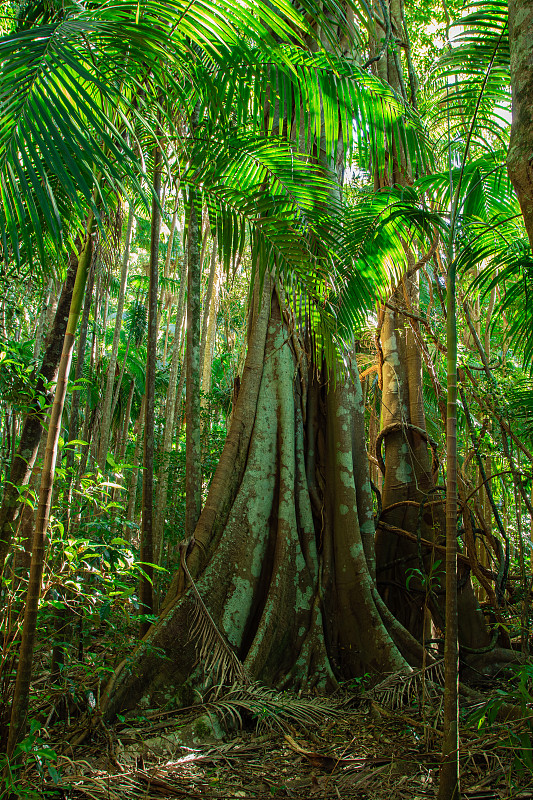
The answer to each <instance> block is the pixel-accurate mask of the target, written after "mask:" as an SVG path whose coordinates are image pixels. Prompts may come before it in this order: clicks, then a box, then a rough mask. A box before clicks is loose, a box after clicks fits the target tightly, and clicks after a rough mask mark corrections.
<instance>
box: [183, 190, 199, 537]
mask: <svg viewBox="0 0 533 800" xmlns="http://www.w3.org/2000/svg"><path fill="white" fill-rule="evenodd" d="M190 201H191V209H190V218H189V248H188V259H187V261H188V286H187V351H186V373H187V375H186V386H185V405H186V411H185V413H186V420H187V422H186V439H185V442H186V444H185V452H186V455H185V465H186V466H185V470H186V479H185V536H186V537H187V538H188V539H190V538H192V537H193V535H194V530H195V528H196V523H197V522H198V519H199V517H200V511H201V510H202V449H201V439H200V313H201V295H200V292H201V272H202V264H201V261H200V220H199V219H198V209H197V196H196V193H195V192H191V198H190Z"/></svg>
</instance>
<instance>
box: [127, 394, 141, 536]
mask: <svg viewBox="0 0 533 800" xmlns="http://www.w3.org/2000/svg"><path fill="white" fill-rule="evenodd" d="M145 406H146V397H145V395H143V398H142V400H141V409H140V411H139V416H138V417H137V421H136V423H135V427H134V430H133V434H134V436H135V451H134V453H133V463H134V465H135V466H134V468H133V469H132V471H131V475H130V480H129V484H128V508H127V510H126V525H125V527H124V538H125V539H127V540H128V541H130V539H131V526H132V524H133V518H134V516H135V502H136V500H137V482H138V479H139V467H138V466H137V465H138V464H140V462H141V448H142V447H143V443H144V420H145Z"/></svg>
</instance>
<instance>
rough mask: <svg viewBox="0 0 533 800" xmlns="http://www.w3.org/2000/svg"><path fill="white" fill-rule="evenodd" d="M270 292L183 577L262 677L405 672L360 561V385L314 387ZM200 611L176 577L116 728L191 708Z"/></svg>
mask: <svg viewBox="0 0 533 800" xmlns="http://www.w3.org/2000/svg"><path fill="white" fill-rule="evenodd" d="M265 291H266V293H265V294H264V296H263V302H262V304H261V307H260V308H259V309H258V308H256V310H255V314H254V323H253V328H252V333H251V338H250V343H249V349H248V356H247V360H246V365H245V369H244V374H243V382H242V386H241V390H240V392H239V396H238V399H237V404H236V408H235V412H234V415H233V420H232V425H231V428H230V431H229V433H228V437H227V440H226V444H225V447H224V450H223V453H222V455H221V459H220V463H219V466H218V468H217V470H216V473H215V476H214V478H213V482H212V485H211V488H210V491H209V496H208V498H207V501H206V504H205V507H204V509H203V512H202V515H201V517H200V520H199V522H198V525H197V527H196V531H195V537H194V541H193V542H191V543H190V544H189V548H188V553H187V554H185V553H184V554H183V556H184V557H186V558H187V565H188V571H189V573H190V574H191V575H192V578H193V580H194V582H195V586H196V588H197V591H198V592H199V594H200V596H201V597H202V599H203V601H204V603H205V604H206V606H207V607H208V610H209V612H210V614H211V616H212V618H213V620H214V621H215V623H216V625H217V626H218V628H219V630H220V632H221V633H222V635H223V636H224V637H225V638H226V640H227V642H228V643H229V644H230V645H231V647H232V649H233V650H234V652H235V653H236V654H237V656H238V658H239V659H240V660H241V662H242V663H243V664H244V666H245V668H246V670H247V672H248V673H249V675H251V676H252V677H254V678H257V679H259V680H262V681H264V682H266V683H268V684H271V685H276V686H288V685H290V686H292V687H300V686H311V685H319V686H322V687H324V686H327V685H331V684H333V683H334V682H335V676H342V677H348V676H354V675H360V674H362V673H363V672H364V671H365V670H367V669H370V670H373V671H377V672H388V671H394V670H399V669H407V668H408V665H407V663H406V661H405V660H404V658H403V657H402V656H401V655H400V653H399V651H398V649H397V648H396V646H395V644H394V643H393V641H392V639H391V637H390V635H389V633H388V632H387V630H386V628H385V626H384V624H383V622H382V619H381V616H380V612H379V610H378V607H377V605H376V603H375V601H374V599H373V582H372V578H371V574H370V571H369V567H368V561H367V557H365V550H366V551H367V552H368V554H369V556H370V560H371V556H372V552H371V551H372V538H373V537H372V533H373V521H372V510H371V494H370V483H369V479H368V466H367V461H366V454H365V453H364V446H363V443H364V427H363V409H362V395H361V390H360V384H359V380H358V376H357V375H355V376H354V380H353V381H352V380H351V379H348V380H347V381H346V382H344V380H343V379H339V380H337V383H336V388H333V376H332V375H330V376H325V377H324V380H320V381H319V380H318V379H317V378H316V368H315V367H314V366H313V365H309V370H308V369H306V367H305V357H304V355H303V352H302V351H301V350H300V349H299V347H298V343H297V342H296V341H295V337H291V335H290V334H289V327H288V326H287V324H286V322H285V320H284V318H283V315H282V313H281V311H280V307H279V303H278V300H277V296H276V295H275V294H274V296H273V298H272V304H271V296H270V291H269V290H268V288H266V290H265ZM270 308H271V313H269V312H270ZM295 347H296V348H297V349H298V353H296V352H295ZM302 359H303V361H302ZM298 366H300V369H298ZM309 376H315V378H314V379H313V378H310V377H309ZM326 377H329V380H326V379H325V378H326ZM196 603H197V601H196V600H195V594H194V592H193V591H192V590H191V586H190V585H189V582H188V579H187V577H186V576H185V574H184V572H183V570H179V572H178V573H176V576H175V579H174V581H173V584H172V586H171V588H170V591H169V593H168V595H167V598H166V600H165V602H164V604H163V608H162V611H161V614H160V618H159V621H158V623H157V624H156V625H154V626H153V627H152V628H151V629H150V631H149V632H148V634H147V636H146V637H145V639H144V641H143V642H142V643H141V645H140V646H139V647H138V649H137V651H136V652H135V654H134V656H133V659H128V662H127V663H126V662H124V664H123V665H121V667H119V669H118V670H117V673H116V674H115V676H114V678H113V679H112V681H111V682H110V684H109V686H108V688H107V691H106V698H105V705H106V713H107V714H108V715H112V714H113V713H115V712H116V711H119V710H120V709H124V708H126V707H133V706H135V705H136V704H137V703H138V702H139V700H140V699H141V697H143V696H147V697H149V698H150V699H151V701H152V702H158V701H161V700H166V699H168V698H169V697H171V696H172V697H174V698H176V699H177V700H178V702H179V701H182V702H184V703H186V702H187V701H188V699H189V695H188V693H187V692H186V691H184V687H186V686H187V684H190V683H191V682H196V683H199V682H200V681H201V678H200V675H199V672H198V671H197V672H196V673H195V672H194V665H195V661H196V647H197V646H198V644H199V642H198V641H196V642H195V641H193V640H191V620H192V619H193V617H194V614H195V605H196ZM158 653H162V654H164V655H165V656H166V658H161V656H160V655H158Z"/></svg>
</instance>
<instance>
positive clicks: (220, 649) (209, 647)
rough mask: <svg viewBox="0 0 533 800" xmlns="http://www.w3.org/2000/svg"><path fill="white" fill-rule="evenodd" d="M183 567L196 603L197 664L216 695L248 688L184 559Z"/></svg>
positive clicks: (193, 632)
mask: <svg viewBox="0 0 533 800" xmlns="http://www.w3.org/2000/svg"><path fill="white" fill-rule="evenodd" d="M182 567H183V569H184V571H185V574H186V576H187V578H188V580H189V582H190V585H191V589H192V592H193V594H194V599H195V604H194V611H193V616H192V620H191V633H190V639H191V641H192V642H193V643H194V645H195V647H196V654H197V657H198V662H199V663H200V665H201V667H202V669H203V670H204V673H205V674H206V675H208V676H209V678H210V679H211V681H212V683H213V685H214V686H215V687H216V688H215V692H217V693H218V691H219V690H220V689H221V687H223V686H228V685H232V684H240V685H243V686H247V685H248V684H249V683H250V678H249V677H248V675H247V673H246V670H245V669H244V665H243V664H242V662H241V661H239V659H238V658H237V655H236V654H235V653H234V652H233V650H232V648H231V646H230V645H229V643H228V642H227V640H226V637H225V636H224V635H223V634H222V633H221V632H220V630H219V629H218V626H217V624H216V622H215V620H214V619H213V617H212V616H211V614H210V613H209V609H208V608H207V606H206V604H205V603H204V601H203V600H202V597H201V596H200V592H199V591H198V589H197V587H196V584H195V582H194V581H193V579H192V577H191V574H190V572H189V570H188V567H187V559H186V558H185V557H184V558H182Z"/></svg>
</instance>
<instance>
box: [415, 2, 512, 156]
mask: <svg viewBox="0 0 533 800" xmlns="http://www.w3.org/2000/svg"><path fill="white" fill-rule="evenodd" d="M507 17H508V6H507V3H506V2H503V0H482V1H481V2H479V0H473V2H469V3H468V4H467V5H466V6H465V7H464V9H463V13H462V15H461V17H460V18H459V19H458V20H457V21H456V23H455V24H454V26H453V27H452V34H451V46H450V49H449V50H448V51H446V52H444V53H443V55H442V56H441V58H440V59H439V61H438V62H437V64H436V65H435V68H434V71H433V75H432V85H431V87H430V91H429V96H428V98H427V105H428V109H429V110H430V113H431V123H432V127H434V128H435V129H437V130H440V131H441V136H442V140H441V141H442V150H446V149H447V147H448V141H449V140H448V133H449V135H450V139H451V141H452V142H454V141H457V140H461V139H463V140H464V139H465V138H466V135H467V131H468V127H469V125H470V122H471V120H472V119H473V116H474V112H475V110H476V106H477V103H478V100H479V97H480V94H481V92H483V96H482V99H481V103H480V105H479V108H478V110H477V119H476V126H475V130H474V139H473V142H474V144H475V145H476V146H477V148H478V149H479V150H480V151H486V150H487V149H493V148H494V147H496V148H498V147H501V146H503V147H506V145H507V142H508V137H509V114H510V109H511V89H510V72H509V62H510V55H509V37H508V28H507ZM489 65H491V66H490V74H489V75H488V78H487V71H488V69H489Z"/></svg>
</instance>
